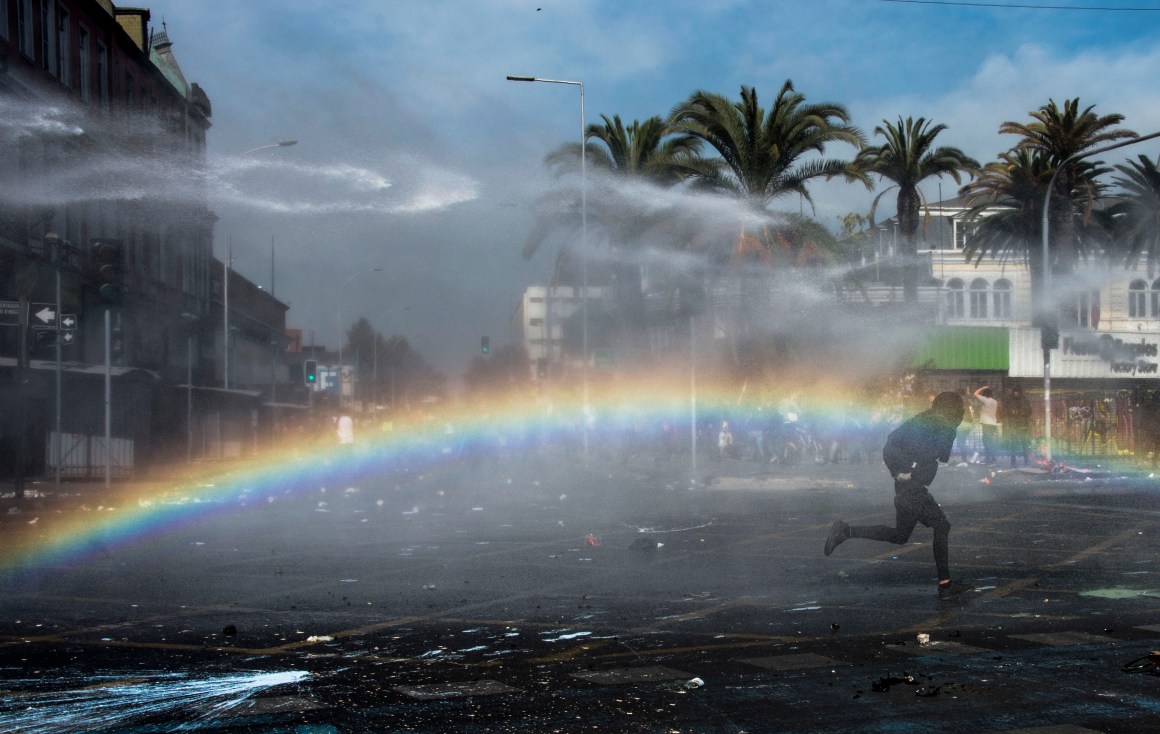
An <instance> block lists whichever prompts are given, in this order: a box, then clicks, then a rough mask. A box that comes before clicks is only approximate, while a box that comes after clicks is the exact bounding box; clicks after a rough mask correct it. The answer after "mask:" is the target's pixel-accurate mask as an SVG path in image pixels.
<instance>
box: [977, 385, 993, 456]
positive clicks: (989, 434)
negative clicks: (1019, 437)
mask: <svg viewBox="0 0 1160 734" xmlns="http://www.w3.org/2000/svg"><path fill="white" fill-rule="evenodd" d="M975 400H978V401H979V427H980V428H982V429H983V463H985V464H988V465H990V464H994V463H995V445H996V443H997V442H998V440H999V401H998V400H996V399H995V394H994V393H993V392H991V386H990V385H983V386H982V387H980V388H979V389H978V390H976V391H975Z"/></svg>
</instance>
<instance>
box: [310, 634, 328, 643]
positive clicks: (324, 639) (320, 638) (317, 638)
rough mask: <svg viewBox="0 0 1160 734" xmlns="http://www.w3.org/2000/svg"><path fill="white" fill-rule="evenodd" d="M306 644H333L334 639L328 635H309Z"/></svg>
mask: <svg viewBox="0 0 1160 734" xmlns="http://www.w3.org/2000/svg"><path fill="white" fill-rule="evenodd" d="M306 641H307V642H333V641H334V638H333V637H331V636H330V635H310V636H309V637H307V638H306Z"/></svg>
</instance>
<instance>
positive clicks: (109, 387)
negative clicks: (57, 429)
mask: <svg viewBox="0 0 1160 734" xmlns="http://www.w3.org/2000/svg"><path fill="white" fill-rule="evenodd" d="M112 332H113V309H112V308H110V307H108V306H106V307H105V488H106V489H107V488H108V487H109V486H111V485H112V483H113V333H112Z"/></svg>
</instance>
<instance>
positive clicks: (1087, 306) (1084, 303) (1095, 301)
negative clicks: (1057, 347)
mask: <svg viewBox="0 0 1160 734" xmlns="http://www.w3.org/2000/svg"><path fill="white" fill-rule="evenodd" d="M1075 324H1076V326H1078V327H1079V328H1081V329H1098V328H1099V326H1100V292H1099V291H1098V290H1094V289H1093V290H1090V291H1081V292H1079V293H1077V294H1076V296H1075Z"/></svg>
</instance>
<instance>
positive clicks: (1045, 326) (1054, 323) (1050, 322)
mask: <svg viewBox="0 0 1160 734" xmlns="http://www.w3.org/2000/svg"><path fill="white" fill-rule="evenodd" d="M1035 321H1036V322H1037V323H1035V324H1034V325H1036V326H1038V327H1039V342H1040V346H1041V347H1042V348H1043V350H1044V351H1047V350H1050V349H1059V313H1058V312H1057V311H1055V310H1046V311H1042V312H1040V313H1039V314H1037V318H1036V319H1035Z"/></svg>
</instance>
